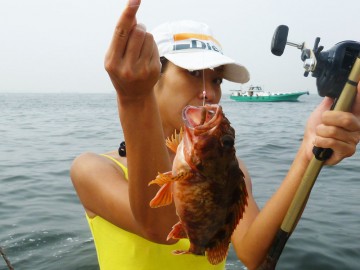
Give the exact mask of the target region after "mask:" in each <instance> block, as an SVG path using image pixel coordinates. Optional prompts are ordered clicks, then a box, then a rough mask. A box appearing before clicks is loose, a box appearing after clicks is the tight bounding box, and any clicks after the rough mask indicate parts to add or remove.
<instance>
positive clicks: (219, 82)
mask: <svg viewBox="0 0 360 270" xmlns="http://www.w3.org/2000/svg"><path fill="white" fill-rule="evenodd" d="M222 82H223V79H222V78H217V79H215V80H214V83H216V84H217V85H221V84H222Z"/></svg>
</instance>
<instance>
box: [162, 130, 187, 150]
mask: <svg viewBox="0 0 360 270" xmlns="http://www.w3.org/2000/svg"><path fill="white" fill-rule="evenodd" d="M182 138H183V130H182V128H180V132H179V133H176V130H175V133H174V134H173V135H172V136H171V138H167V139H166V146H167V147H169V148H170V149H171V150H172V151H173V152H174V153H176V150H177V147H178V145H179V144H180V142H181V140H182Z"/></svg>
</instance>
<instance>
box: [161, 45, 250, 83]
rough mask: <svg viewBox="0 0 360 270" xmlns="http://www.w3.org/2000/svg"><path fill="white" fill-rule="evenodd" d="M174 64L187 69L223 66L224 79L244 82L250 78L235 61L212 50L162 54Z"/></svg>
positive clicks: (244, 69) (245, 70)
mask: <svg viewBox="0 0 360 270" xmlns="http://www.w3.org/2000/svg"><path fill="white" fill-rule="evenodd" d="M164 57H165V58H167V59H168V60H169V61H171V62H172V63H174V64H175V65H177V66H179V67H181V68H184V69H188V70H201V69H207V68H216V67H219V66H224V79H226V80H228V81H232V82H237V83H246V82H248V81H249V79H250V75H249V72H248V70H247V69H246V68H245V67H244V66H242V65H240V64H237V63H235V61H234V60H233V59H231V58H229V57H227V56H225V55H223V54H220V53H218V52H212V51H203V50H201V51H199V52H194V51H192V52H185V51H179V52H176V53H168V54H165V55H164Z"/></svg>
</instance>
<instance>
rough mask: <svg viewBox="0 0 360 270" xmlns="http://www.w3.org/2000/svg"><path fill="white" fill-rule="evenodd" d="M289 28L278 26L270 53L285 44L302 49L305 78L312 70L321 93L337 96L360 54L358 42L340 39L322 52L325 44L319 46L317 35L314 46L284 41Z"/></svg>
mask: <svg viewBox="0 0 360 270" xmlns="http://www.w3.org/2000/svg"><path fill="white" fill-rule="evenodd" d="M288 33H289V27H288V26H286V25H279V26H278V27H277V28H276V30H275V33H274V36H273V39H272V42H271V52H272V53H273V54H274V55H277V56H281V55H282V54H283V52H284V50H285V46H286V45H290V46H293V47H296V48H298V49H300V50H301V60H302V61H303V62H304V69H305V73H304V76H305V77H307V76H308V75H309V73H310V72H311V73H312V77H315V78H316V86H317V90H318V93H319V95H320V96H322V97H324V96H328V97H331V98H338V97H339V96H340V94H341V91H342V89H343V87H344V85H345V83H346V81H347V78H348V76H349V73H350V71H351V69H352V67H353V65H354V63H355V60H356V57H357V56H358V55H359V54H360V43H359V42H356V41H351V40H347V41H342V42H339V43H337V44H335V45H334V46H333V47H332V48H331V49H329V50H327V51H323V49H324V47H323V46H319V43H320V38H319V37H317V38H316V39H315V44H314V47H313V49H308V48H306V47H305V43H304V42H303V43H301V44H298V43H293V42H289V41H287V36H288Z"/></svg>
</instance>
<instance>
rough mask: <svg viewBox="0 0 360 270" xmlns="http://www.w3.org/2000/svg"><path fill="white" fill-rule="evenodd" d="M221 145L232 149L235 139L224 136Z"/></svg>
mask: <svg viewBox="0 0 360 270" xmlns="http://www.w3.org/2000/svg"><path fill="white" fill-rule="evenodd" d="M221 143H222V145H223V146H224V147H225V148H227V149H230V148H232V147H233V146H234V143H235V141H234V138H233V137H232V136H230V135H224V136H223V137H222V138H221Z"/></svg>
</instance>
